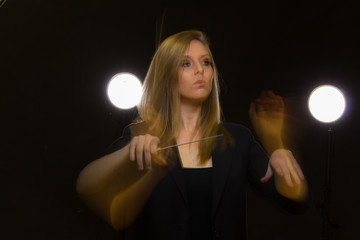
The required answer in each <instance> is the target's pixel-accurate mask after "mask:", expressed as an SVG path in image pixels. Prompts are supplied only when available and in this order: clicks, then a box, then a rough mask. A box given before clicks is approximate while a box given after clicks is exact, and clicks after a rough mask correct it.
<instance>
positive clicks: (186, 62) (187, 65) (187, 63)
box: [181, 60, 191, 68]
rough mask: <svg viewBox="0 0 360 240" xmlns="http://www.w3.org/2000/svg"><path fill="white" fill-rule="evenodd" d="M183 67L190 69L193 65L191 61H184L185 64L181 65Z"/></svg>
mask: <svg viewBox="0 0 360 240" xmlns="http://www.w3.org/2000/svg"><path fill="white" fill-rule="evenodd" d="M181 66H182V67H183V68H186V67H190V66H191V63H190V62H189V61H187V60H185V61H183V63H182V64H181Z"/></svg>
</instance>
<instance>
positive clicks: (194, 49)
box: [185, 40, 209, 56]
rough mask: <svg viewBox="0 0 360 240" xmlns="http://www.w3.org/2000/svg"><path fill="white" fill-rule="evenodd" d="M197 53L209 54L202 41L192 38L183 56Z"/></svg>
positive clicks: (201, 54)
mask: <svg viewBox="0 0 360 240" xmlns="http://www.w3.org/2000/svg"><path fill="white" fill-rule="evenodd" d="M197 55H200V56H203V55H209V51H208V49H207V48H206V47H205V45H204V44H203V43H202V42H200V41H198V40H192V41H191V42H190V44H189V47H188V49H187V50H186V51H185V56H197Z"/></svg>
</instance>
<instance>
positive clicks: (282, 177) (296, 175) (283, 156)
mask: <svg viewBox="0 0 360 240" xmlns="http://www.w3.org/2000/svg"><path fill="white" fill-rule="evenodd" d="M274 173H275V187H276V189H277V191H278V192H279V193H280V194H281V195H283V196H285V197H287V198H290V199H297V200H303V199H305V198H306V196H307V183H306V180H305V176H304V174H303V172H302V170H301V167H300V165H299V164H298V162H297V161H296V159H295V158H294V156H293V154H292V153H291V151H288V150H286V149H277V150H275V151H274V152H273V154H272V155H271V157H270V160H269V165H268V169H267V172H266V174H265V176H264V177H262V178H261V179H260V181H261V182H263V183H264V182H267V181H268V180H269V179H270V178H271V177H272V176H273V175H274Z"/></svg>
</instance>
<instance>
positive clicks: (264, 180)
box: [260, 164, 273, 183]
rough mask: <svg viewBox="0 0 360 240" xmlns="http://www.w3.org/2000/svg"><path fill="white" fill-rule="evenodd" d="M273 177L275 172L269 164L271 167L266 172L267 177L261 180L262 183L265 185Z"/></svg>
mask: <svg viewBox="0 0 360 240" xmlns="http://www.w3.org/2000/svg"><path fill="white" fill-rule="evenodd" d="M272 175H273V171H272V169H271V167H270V164H269V165H268V168H267V171H266V173H265V176H263V177H262V178H261V179H260V182H262V183H265V182H267V181H269V179H270V178H271V177H272Z"/></svg>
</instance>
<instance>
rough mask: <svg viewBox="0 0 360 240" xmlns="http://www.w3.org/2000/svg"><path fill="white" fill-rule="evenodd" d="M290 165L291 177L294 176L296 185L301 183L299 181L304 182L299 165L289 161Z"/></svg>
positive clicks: (294, 161)
mask: <svg viewBox="0 0 360 240" xmlns="http://www.w3.org/2000/svg"><path fill="white" fill-rule="evenodd" d="M291 165H292V175H294V179H295V182H296V183H297V184H300V183H301V180H304V178H305V176H304V174H303V172H302V170H301V168H300V165H299V164H298V163H297V161H296V160H295V159H291Z"/></svg>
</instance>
